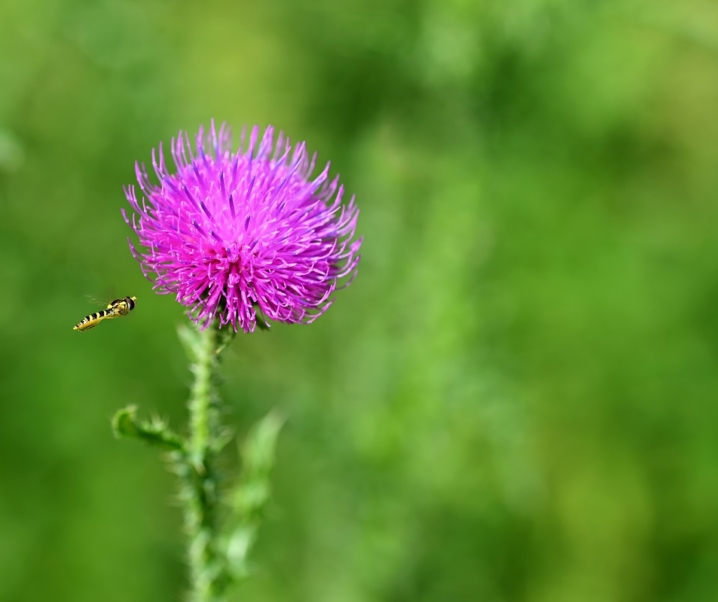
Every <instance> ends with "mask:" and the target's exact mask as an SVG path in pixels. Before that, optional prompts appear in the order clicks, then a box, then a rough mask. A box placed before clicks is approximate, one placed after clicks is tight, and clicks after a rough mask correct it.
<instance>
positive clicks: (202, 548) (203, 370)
mask: <svg viewBox="0 0 718 602" xmlns="http://www.w3.org/2000/svg"><path fill="white" fill-rule="evenodd" d="M192 347H193V349H192V354H191V355H193V356H194V358H193V359H194V363H193V364H192V372H193V373H194V384H193V385H192V390H191V394H190V399H189V414H190V416H189V434H188V440H187V450H186V453H185V454H184V455H183V456H181V460H180V461H179V462H178V465H177V470H178V472H179V474H180V476H181V477H182V482H183V495H182V498H183V500H184V502H185V511H184V514H185V527H186V529H187V531H188V536H189V558H188V560H189V565H190V566H189V568H190V585H191V591H190V598H189V599H190V601H191V602H220V601H221V600H223V596H222V592H223V591H224V589H225V587H226V582H227V575H226V567H225V562H224V558H223V555H222V554H221V552H220V551H219V549H218V545H219V542H218V536H219V524H218V522H219V521H218V516H217V514H218V506H219V500H218V489H219V484H218V474H217V468H216V466H215V464H216V456H217V442H218V440H220V438H221V432H220V409H219V397H218V396H217V393H216V390H215V378H216V373H217V368H218V364H219V362H218V356H217V353H216V351H217V347H218V328H217V324H216V323H214V324H212V325H210V326H209V327H207V328H206V329H205V330H204V331H201V332H199V333H198V335H197V336H196V338H195V340H194V345H192Z"/></svg>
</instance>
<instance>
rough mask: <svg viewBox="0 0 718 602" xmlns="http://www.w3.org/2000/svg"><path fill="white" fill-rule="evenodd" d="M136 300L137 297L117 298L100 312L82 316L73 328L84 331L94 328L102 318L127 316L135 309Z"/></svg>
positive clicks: (109, 318)
mask: <svg viewBox="0 0 718 602" xmlns="http://www.w3.org/2000/svg"><path fill="white" fill-rule="evenodd" d="M136 302H137V297H125V298H124V299H115V300H114V301H112V302H111V303H109V304H108V305H107V308H106V309H102V310H100V311H98V312H95V313H94V314H90V315H89V316H85V317H84V318H82V320H80V322H78V323H77V324H76V325H75V326H73V328H72V329H73V330H79V331H80V332H84V331H85V330H90V328H94V327H95V326H97V325H98V324H99V323H100V322H102V320H111V319H113V318H121V317H122V316H126V315H127V314H129V313H130V312H131V311H132V310H133V309H135V305H136Z"/></svg>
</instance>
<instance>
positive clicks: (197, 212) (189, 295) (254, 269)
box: [122, 121, 362, 332]
mask: <svg viewBox="0 0 718 602" xmlns="http://www.w3.org/2000/svg"><path fill="white" fill-rule="evenodd" d="M273 134H274V130H273V128H272V127H268V128H267V129H266V130H265V132H264V135H263V136H262V139H261V141H259V143H258V140H259V128H258V127H256V126H255V127H253V128H252V131H251V133H250V135H249V143H248V146H247V149H246V150H242V147H243V146H244V141H245V130H242V136H241V140H240V144H239V150H238V151H237V152H236V153H234V154H233V153H232V151H231V138H230V133H229V128H227V127H226V126H225V125H224V124H223V125H222V126H221V127H220V129H219V132H217V131H216V130H215V127H214V121H213V122H212V125H211V128H210V131H209V135H208V136H205V133H204V129H203V128H200V130H199V133H198V134H197V136H196V140H195V152H194V153H193V152H192V145H191V144H190V140H189V136H188V135H187V134H186V133H183V132H180V133H179V136H178V137H177V138H176V139H175V138H173V139H172V157H173V158H174V162H175V165H176V166H177V173H174V174H171V173H170V172H169V171H168V169H167V166H166V165H165V158H164V154H163V152H162V145H161V144H160V147H159V152H158V153H157V154H155V151H154V149H153V151H152V165H153V167H154V171H155V173H156V174H157V178H158V179H159V184H158V185H156V184H153V183H151V182H150V179H149V177H148V175H147V170H146V169H145V167H144V165H139V164H136V165H135V172H136V174H137V181H138V183H139V186H140V189H141V190H142V192H143V193H144V195H145V197H146V198H143V199H142V200H141V202H140V201H138V199H137V196H136V195H135V188H134V186H127V187H125V189H124V190H125V196H126V197H127V200H128V201H129V202H130V205H132V208H133V209H134V210H135V212H136V213H137V214H139V219H136V218H137V215H135V214H133V215H132V219H131V220H130V219H129V218H128V217H127V214H126V213H125V211H124V209H123V211H122V214H123V216H124V217H125V221H126V222H127V223H128V224H129V225H131V227H132V228H133V229H134V231H135V232H136V233H137V236H138V237H139V241H140V244H141V245H142V246H143V247H144V249H143V250H140V251H138V250H137V249H135V247H134V246H133V244H132V242H130V248H131V250H132V254H133V255H134V257H135V259H137V260H138V261H139V262H140V265H141V267H142V272H143V273H144V274H145V276H146V277H147V278H148V279H150V280H151V281H153V283H154V287H153V288H154V289H155V290H156V291H158V292H160V293H172V294H174V295H175V296H176V299H177V301H179V302H180V303H181V304H182V305H184V306H186V307H188V308H189V309H190V312H189V313H190V317H191V318H192V319H193V320H195V321H196V322H198V323H200V324H202V325H203V326H204V327H206V326H207V325H208V324H209V323H210V322H211V321H212V320H213V319H214V318H215V317H217V316H218V317H219V319H220V323H221V324H222V325H225V324H231V325H232V327H233V328H234V329H235V330H237V329H238V328H241V329H242V330H244V331H245V332H252V331H253V330H254V329H255V327H256V325H257V321H258V320H260V325H261V324H262V322H261V317H258V315H257V309H259V310H260V311H261V312H262V314H264V316H266V317H267V318H270V319H272V320H276V321H279V322H291V323H309V322H312V321H313V320H314V319H315V318H317V317H318V316H320V315H321V314H323V313H324V312H325V311H326V310H327V308H328V307H329V306H330V305H331V303H332V299H331V296H332V293H333V292H334V291H335V290H336V289H337V288H338V287H339V285H340V283H343V284H342V286H347V285H348V284H349V283H350V281H351V279H352V278H353V276H354V275H355V274H356V270H357V264H358V262H359V254H358V252H359V247H360V246H361V242H362V241H361V238H360V239H356V240H354V231H355V228H356V221H357V216H358V214H359V210H358V209H357V207H356V206H355V205H354V197H352V198H351V200H350V202H349V204H348V205H343V204H342V198H343V196H344V187H343V186H340V185H339V178H338V177H336V178H334V179H333V180H331V181H330V180H329V164H327V166H326V167H325V168H324V171H322V172H321V174H319V175H318V176H317V177H316V178H314V179H313V180H311V179H310V177H311V175H312V172H313V171H314V166H315V163H316V155H314V156H313V157H312V158H311V159H310V158H309V156H308V154H307V151H306V147H305V144H304V143H301V144H298V145H296V146H295V147H294V150H292V146H291V144H290V142H289V139H288V138H285V137H284V136H283V135H282V134H281V133H280V134H279V136H278V137H277V141H276V144H275V143H274V140H273Z"/></svg>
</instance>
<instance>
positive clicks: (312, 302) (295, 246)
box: [113, 122, 361, 602]
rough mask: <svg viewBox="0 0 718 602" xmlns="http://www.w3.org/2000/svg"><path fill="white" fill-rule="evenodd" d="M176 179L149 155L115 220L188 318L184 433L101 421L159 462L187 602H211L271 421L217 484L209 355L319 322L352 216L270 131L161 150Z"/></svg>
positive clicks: (268, 453)
mask: <svg viewBox="0 0 718 602" xmlns="http://www.w3.org/2000/svg"><path fill="white" fill-rule="evenodd" d="M171 155H172V158H173V160H174V164H175V171H174V172H171V171H170V170H169V169H168V167H167V165H166V162H165V156H164V153H163V149H162V146H161V145H160V146H159V148H158V150H157V151H156V152H155V151H154V150H153V151H152V165H153V168H154V173H155V175H156V178H157V182H155V183H153V182H152V181H151V178H150V176H149V174H148V172H147V169H146V168H145V166H144V165H140V164H137V165H136V176H137V182H138V184H139V187H140V190H141V196H140V197H139V198H138V194H137V192H136V190H135V188H134V186H128V187H126V188H125V195H126V197H127V200H128V201H129V203H130V206H131V208H132V210H133V211H132V212H131V215H128V214H127V213H126V212H125V211H124V210H123V215H124V217H125V221H127V223H128V224H129V225H130V226H131V227H132V229H133V230H134V232H135V234H136V235H137V238H138V240H139V245H138V246H135V245H134V244H133V243H132V241H131V240H130V249H131V250H132V253H133V255H134V257H135V258H136V259H137V260H138V261H139V263H140V266H141V268H142V271H143V273H144V274H145V276H146V277H147V278H148V279H149V280H150V281H151V282H152V283H153V289H154V290H155V291H156V292H158V293H160V294H172V295H174V296H175V299H176V300H177V301H178V302H179V303H180V304H182V305H183V306H184V307H186V308H187V314H188V317H189V319H190V321H191V323H192V325H191V326H188V325H183V326H181V327H180V329H179V336H180V340H181V342H182V344H183V345H184V347H185V349H186V351H187V355H188V357H189V359H190V369H191V371H192V374H193V376H194V382H193V385H192V388H191V391H190V395H189V401H188V409H189V420H188V425H187V428H186V429H185V431H184V432H182V433H178V432H175V431H173V430H172V429H171V428H170V426H169V425H168V424H167V423H166V422H165V421H163V420H160V419H153V420H141V419H140V418H138V415H137V409H136V408H135V407H134V406H130V407H127V408H125V409H123V410H120V411H119V412H118V413H117V414H116V415H115V417H114V419H113V426H114V430H115V433H116V434H117V435H118V436H125V437H132V438H136V439H139V440H141V441H144V442H146V443H148V444H149V445H152V446H154V447H157V448H159V449H162V450H164V451H166V452H167V458H168V465H169V466H170V468H171V469H172V470H173V472H175V473H176V474H177V476H178V478H179V483H180V486H179V491H180V496H179V499H180V503H181V505H182V510H183V514H184V526H185V530H186V535H187V561H188V565H189V583H190V592H189V600H190V601H191V602H210V601H211V602H219V601H221V600H224V599H225V593H226V591H227V588H228V586H229V585H230V584H232V583H233V582H237V581H240V580H241V579H243V578H245V577H246V576H247V575H248V573H249V569H248V562H247V559H248V553H249V551H250V550H251V547H252V544H253V542H254V541H255V538H256V534H257V528H258V526H259V522H260V519H261V515H262V510H263V508H264V506H265V504H266V502H267V500H268V496H269V474H270V470H271V468H272V464H273V460H274V448H275V444H276V439H277V435H278V433H279V430H280V427H281V424H282V417H281V416H279V415H278V414H277V413H276V412H273V411H270V412H269V413H268V414H267V416H266V417H265V418H264V419H263V420H261V421H260V422H259V423H258V424H257V425H255V427H254V428H253V429H252V430H251V431H250V434H249V435H248V437H247V439H246V441H245V442H244V445H243V447H242V453H241V456H242V457H241V461H242V467H241V472H240V473H239V475H238V476H236V477H235V478H234V479H229V478H226V477H225V476H224V474H223V472H222V471H220V470H219V467H218V459H219V456H220V454H221V453H222V451H223V450H224V448H225V447H226V446H227V444H228V443H229V442H230V441H231V439H232V430H231V429H230V428H228V427H227V426H226V425H224V424H223V422H222V420H223V417H224V416H225V415H226V414H227V412H226V411H225V408H224V406H223V404H222V401H221V397H220V396H219V393H218V390H217V380H218V368H219V362H220V358H221V352H222V351H223V350H224V349H225V348H226V347H227V346H228V345H229V343H230V342H231V341H232V339H233V337H234V336H235V334H236V333H237V332H239V331H243V332H244V333H251V332H254V331H255V329H256V328H257V327H259V328H260V329H267V328H269V327H270V325H271V323H272V322H284V323H301V324H306V323H310V322H312V321H313V320H315V319H316V318H317V317H318V316H320V315H322V314H323V313H324V312H325V311H326V310H327V309H328V308H329V306H330V305H331V303H332V301H333V293H334V292H335V291H336V290H337V289H339V288H342V287H344V286H346V285H348V284H349V283H350V282H351V280H352V278H353V277H354V275H355V274H356V270H357V264H358V262H359V254H358V252H359V248H360V246H361V239H360V238H359V239H357V238H355V228H356V221H357V216H358V210H357V208H356V206H355V205H354V199H353V197H352V199H351V200H350V201H349V203H347V204H345V203H343V200H344V188H343V186H341V185H340V184H339V179H338V177H335V178H334V179H331V180H330V179H329V165H328V164H327V166H326V167H325V168H324V170H323V171H321V173H320V174H319V175H318V176H316V177H314V178H313V179H312V174H313V172H314V168H315V165H316V155H314V156H313V157H310V156H309V155H308V153H307V151H306V146H305V144H304V143H301V144H298V145H296V146H292V145H291V144H290V141H289V139H287V138H285V137H284V136H283V135H282V134H281V133H280V134H279V135H278V136H277V138H276V140H275V138H274V131H273V129H272V128H271V127H269V128H267V129H266V130H265V131H264V134H263V135H262V137H261V139H260V132H259V128H257V127H254V128H252V129H251V131H250V132H249V135H248V136H247V135H246V131H245V130H243V131H242V135H241V138H240V143H239V149H238V150H237V151H236V152H232V149H231V137H230V132H229V129H228V128H227V127H226V126H225V125H222V126H221V127H220V128H219V130H218V131H217V130H216V129H215V126H214V122H213V123H212V124H211V127H210V130H209V132H207V133H205V131H204V130H203V129H202V128H200V130H199V133H198V134H197V135H196V137H195V141H194V145H192V144H191V142H190V139H189V136H188V135H187V134H186V133H183V132H180V133H179V135H178V136H177V138H174V139H173V140H172V144H171Z"/></svg>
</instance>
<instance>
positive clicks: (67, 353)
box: [0, 0, 718, 602]
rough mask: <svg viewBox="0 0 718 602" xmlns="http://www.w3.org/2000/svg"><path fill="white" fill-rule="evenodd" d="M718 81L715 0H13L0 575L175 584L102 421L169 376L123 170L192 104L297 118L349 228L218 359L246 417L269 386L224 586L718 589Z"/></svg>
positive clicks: (654, 596) (303, 595) (22, 598)
mask: <svg viewBox="0 0 718 602" xmlns="http://www.w3.org/2000/svg"><path fill="white" fill-rule="evenodd" d="M717 111H718V4H717V3H716V2H712V1H709V0H683V1H682V2H669V1H665V2H660V1H653V2H632V1H622V2H618V1H616V2H611V1H607V2H588V1H579V0H516V1H513V2H500V1H496V0H495V1H493V2H490V1H481V0H473V1H472V0H422V1H418V0H417V1H410V0H381V1H379V0H371V1H364V2H362V1H360V0H346V1H344V2H336V1H331V0H309V1H308V2H301V3H295V2H291V1H290V0H267V1H265V2H261V3H250V2H236V1H231V0H224V1H219V0H209V1H206V2H190V1H188V0H183V1H179V2H173V3H170V2H160V1H159V0H143V1H141V2H140V1H134V2H127V1H122V0H101V1H98V2H91V1H80V0H56V1H54V2H53V1H50V0H4V2H2V3H1V4H0V287H1V290H2V294H0V400H1V403H0V600H2V601H3V602H35V601H46V600H60V601H72V602H84V601H87V602H90V601H92V602H96V601H98V600H101V601H103V602H114V601H117V602H126V601H128V600H131V601H133V602H143V601H147V602H150V601H152V602H156V601H159V600H180V599H181V597H182V592H183V590H184V588H185V571H184V564H183V556H182V555H183V548H182V545H183V542H182V537H181V533H180V514H179V510H178V508H177V507H176V505H175V502H174V495H175V491H176V490H175V484H174V481H173V479H172V478H171V477H170V476H169V475H167V474H166V472H165V470H164V467H163V465H162V463H161V461H160V460H159V458H158V457H157V455H156V453H155V452H154V451H153V450H150V449H147V448H143V447H141V446H140V445H138V444H136V443H134V442H130V441H116V440H114V439H113V437H112V434H111V431H110V427H109V420H110V417H111V415H112V414H113V412H114V411H115V410H116V409H118V408H119V407H121V406H123V405H126V404H128V403H137V404H138V405H139V406H140V408H141V409H142V411H143V412H144V413H145V415H149V414H150V413H152V412H154V413H158V414H160V415H162V416H166V417H168V418H169V419H170V420H171V422H172V423H173V424H174V425H179V424H182V423H183V422H184V419H185V410H184V401H185V398H186V396H187V385H188V383H189V380H190V375H189V373H188V372H187V369H186V362H185V359H184V356H183V352H182V350H181V348H180V345H179V343H178V341H177V338H176V332H175V328H176V325H177V324H178V323H180V322H181V321H182V320H183V315H182V310H181V308H180V307H179V306H178V305H177V304H176V303H175V302H174V301H173V299H172V298H171V297H169V296H158V295H155V294H153V293H152V292H151V290H150V284H149V283H148V282H147V281H146V280H144V278H143V277H142V275H141V273H140V270H139V267H138V265H137V264H136V263H135V261H134V260H133V259H132V257H131V255H130V253H129V250H128V248H127V244H126V242H125V239H126V237H127V236H128V235H129V234H130V231H129V229H128V228H127V227H126V226H125V224H124V222H123V220H122V218H121V216H120V208H121V207H123V206H125V200H124V196H123V194H122V189H121V187H122V185H123V184H127V183H131V182H132V181H133V179H134V175H133V174H134V172H133V163H134V161H135V160H136V159H139V160H141V161H149V159H150V149H151V148H152V147H154V146H156V145H157V144H158V142H159V141H160V140H162V141H164V142H165V144H166V143H167V142H168V141H169V139H170V138H171V136H173V135H175V134H176V132H177V131H178V130H179V129H180V128H182V129H187V130H189V131H190V132H194V131H196V129H197V127H198V126H199V125H200V124H208V123H209V120H210V118H212V117H214V118H215V119H217V120H218V121H222V120H226V121H228V122H229V123H231V124H232V125H233V126H234V130H235V133H237V132H238V131H239V129H240V128H241V126H242V125H243V124H255V123H256V124H259V125H262V126H264V125H266V124H270V123H271V124H273V125H275V126H276V127H277V128H280V129H282V130H284V131H285V132H286V133H287V134H288V135H289V136H290V137H291V138H292V139H293V140H306V141H307V142H308V145H309V148H310V149H314V150H317V151H318V152H319V157H320V162H321V161H327V160H331V161H332V166H333V169H334V173H337V172H339V173H341V175H342V178H343V181H344V183H345V184H346V186H347V187H348V189H349V191H350V192H353V193H355V194H356V195H357V199H358V203H359V205H360V207H361V215H360V221H359V230H360V232H361V233H362V234H363V235H364V236H365V243H364V247H363V259H362V263H361V267H360V272H359V276H358V278H357V279H356V281H355V282H354V284H353V285H352V286H351V288H349V289H347V290H345V291H343V292H342V293H341V294H340V295H339V296H338V297H337V301H336V303H335V305H334V306H333V307H332V308H331V310H330V311H329V312H328V313H327V314H326V315H325V316H323V317H322V318H321V319H320V320H318V321H317V322H316V323H315V324H314V325H312V326H311V327H298V326H294V327H283V326H275V327H274V328H273V330H272V331H271V333H268V334H267V333H258V334H255V335H252V336H242V337H239V338H238V339H237V340H236V341H235V342H234V344H233V347H232V349H231V351H230V352H229V354H228V356H227V359H226V361H225V364H224V375H225V377H226V379H225V383H224V385H223V395H224V397H225V398H226V399H227V400H228V401H229V402H230V403H231V405H232V409H233V414H232V416H231V417H230V418H229V419H230V420H231V421H232V422H233V423H234V424H236V425H237V428H238V431H239V433H240V435H242V434H244V433H246V431H247V429H248V428H249V427H250V425H251V424H252V423H253V422H254V421H255V420H257V419H258V418H259V417H261V416H263V415H264V414H265V413H266V412H268V411H269V410H270V409H271V408H273V407H279V408H282V409H283V410H284V411H285V412H286V413H287V414H288V415H289V421H288V423H287V425H286V427H285V430H284V431H283V432H282V434H281V438H280V443H279V449H278V465H277V468H276V471H275V473H274V479H273V481H274V487H275V496H274V499H273V502H272V504H271V507H270V508H269V511H268V514H267V518H266V522H265V524H264V526H263V528H262V531H261V539H260V541H259V544H258V547H257V549H256V551H255V554H254V561H255V563H256V568H257V574H256V576H255V578H254V579H253V580H252V581H250V582H249V583H247V584H246V585H244V586H243V587H242V588H241V589H239V590H237V591H236V592H235V597H234V598H233V599H236V600H242V601H243V602H256V601H273V602H274V601H276V602H285V601H286V602H289V601H292V602H295V601H296V602H303V601H312V602H369V601H387V602H409V601H417V602H439V601H442V602H443V601H452V602H453V601H474V600H476V601H486V602H494V601H495V602H503V601H505V602H512V601H525V602H609V601H617V602H618V601H626V602H633V601H676V602H678V601H681V602H693V601H699V600H700V601H703V600H706V601H714V600H718V313H717V309H718V237H717V236H716V231H717V226H718V202H717V198H716V193H717V191H718V169H717V166H718V119H717V118H716V114H717ZM113 294H118V295H126V294H132V295H136V296H137V297H138V310H137V311H136V312H134V313H133V315H132V316H131V317H130V318H128V319H127V320H126V321H124V320H123V321H122V322H121V323H120V322H114V323H109V324H107V325H103V326H102V327H101V328H98V329H96V330H93V331H91V332H90V333H87V334H82V335H80V334H78V333H76V332H73V331H72V325H73V324H75V323H76V322H77V321H78V320H79V319H80V318H82V316H83V315H84V314H86V313H89V312H91V311H95V309H97V307H96V306H94V305H92V304H91V303H90V302H88V301H87V300H86V295H94V296H96V297H99V299H100V300H101V301H104V300H105V298H106V297H108V296H109V295H113Z"/></svg>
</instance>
